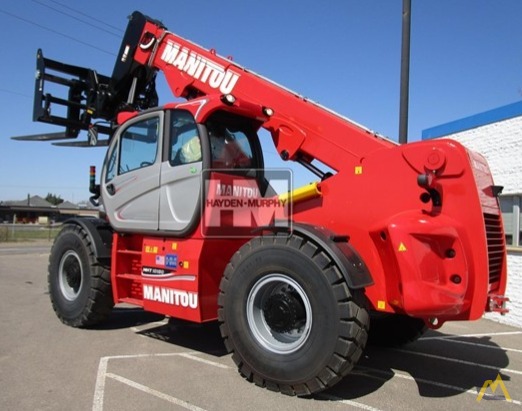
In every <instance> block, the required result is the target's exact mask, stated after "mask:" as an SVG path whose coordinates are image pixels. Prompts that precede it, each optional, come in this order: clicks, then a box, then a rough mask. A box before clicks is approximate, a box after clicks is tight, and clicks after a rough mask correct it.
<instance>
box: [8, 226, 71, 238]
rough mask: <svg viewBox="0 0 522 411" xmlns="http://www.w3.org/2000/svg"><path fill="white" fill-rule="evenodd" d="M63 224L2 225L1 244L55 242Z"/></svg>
mask: <svg viewBox="0 0 522 411" xmlns="http://www.w3.org/2000/svg"><path fill="white" fill-rule="evenodd" d="M60 229H61V224H52V225H41V224H0V242H18V241H34V240H47V241H53V240H54V237H56V234H58V232H59V231H60Z"/></svg>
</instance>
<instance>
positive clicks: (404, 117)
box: [399, 0, 411, 144]
mask: <svg viewBox="0 0 522 411" xmlns="http://www.w3.org/2000/svg"><path fill="white" fill-rule="evenodd" d="M410 28H411V0H402V51H401V97H400V98H401V102H400V113H399V143H400V144H405V143H407V142H408V107H409V94H410Z"/></svg>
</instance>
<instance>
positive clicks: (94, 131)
mask: <svg viewBox="0 0 522 411" xmlns="http://www.w3.org/2000/svg"><path fill="white" fill-rule="evenodd" d="M87 135H88V136H89V145H90V146H93V147H94V146H96V145H97V144H98V126H96V125H93V124H90V125H89V129H88V130H87Z"/></svg>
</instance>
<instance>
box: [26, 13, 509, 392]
mask: <svg viewBox="0 0 522 411" xmlns="http://www.w3.org/2000/svg"><path fill="white" fill-rule="evenodd" d="M158 71H161V72H163V74H164V76H165V78H166V81H167V83H168V85H169V87H170V89H171V91H172V93H173V95H174V96H175V97H177V98H179V100H178V102H174V103H169V104H165V105H163V106H158V96H157V93H156V89H155V77H156V74H157V72H158ZM46 85H49V86H51V85H52V87H54V88H53V89H52V90H53V92H54V90H55V89H57V90H58V89H59V90H62V91H63V89H61V87H65V90H66V91H67V94H66V97H65V98H60V97H57V96H56V95H53V94H52V93H50V92H45V91H44V89H45V87H44V86H46ZM51 107H54V108H58V109H59V110H58V111H60V108H61V109H62V111H63V113H61V114H60V113H59V114H52V113H51ZM95 119H97V121H94V120H95ZM34 120H35V121H42V122H46V123H52V124H55V125H58V126H63V127H65V132H62V133H51V134H42V135H38V136H25V137H19V138H18V139H22V140H51V141H52V140H60V139H61V140H62V141H60V142H57V143H55V144H57V145H66V146H100V145H107V146H108V150H107V155H106V158H105V161H104V164H103V169H102V171H101V176H100V180H99V184H96V176H95V170H93V169H92V168H91V176H90V177H91V179H90V191H91V192H92V193H93V197H92V198H91V201H93V202H94V203H96V204H99V205H100V209H101V210H102V213H101V218H99V219H96V218H74V219H71V220H69V221H67V222H66V223H65V224H64V226H63V228H62V230H61V232H60V233H59V235H58V236H57V237H56V239H55V241H54V244H53V247H52V250H51V254H50V258H49V273H48V282H49V290H50V296H51V300H52V305H53V307H54V310H55V312H56V314H57V316H58V317H59V318H60V320H61V321H63V322H64V323H65V324H68V325H70V326H73V327H90V326H94V325H96V324H98V323H99V322H100V321H103V320H104V319H106V318H107V317H108V316H109V315H110V313H111V309H112V307H113V306H114V304H118V303H130V304H134V305H137V306H140V307H143V309H144V310H147V311H151V312H156V313H161V314H163V315H166V316H170V317H173V318H176V319H182V320H188V321H193V322H197V323H203V322H209V321H215V320H218V321H219V323H220V330H221V334H222V337H223V339H224V343H225V346H226V348H227V350H228V351H229V352H231V353H232V358H233V360H234V362H235V363H236V364H237V366H238V368H239V371H240V373H241V374H242V375H243V376H244V377H245V378H246V379H247V380H249V381H252V382H254V383H255V384H257V385H259V386H262V387H266V388H269V389H271V390H276V391H281V392H282V393H285V394H288V395H308V394H311V393H315V392H318V391H321V390H324V389H326V388H329V387H331V386H333V385H334V384H335V383H336V382H338V381H339V380H341V379H342V378H343V377H344V376H345V375H347V374H348V373H349V372H350V371H351V370H352V368H353V367H354V365H355V364H356V363H357V361H358V360H359V358H360V356H361V353H362V352H363V350H364V348H365V345H366V343H367V340H368V339H369V340H370V341H372V340H373V341H374V342H376V343H378V344H385V345H399V344H405V343H407V342H410V341H413V340H414V339H416V338H417V337H418V336H420V335H421V334H422V333H423V332H424V331H425V330H426V329H427V328H438V327H440V326H441V325H442V324H443V323H444V322H445V321H454V320H459V321H460V320H476V319H479V318H481V316H482V315H483V314H484V312H485V311H497V312H501V313H503V312H505V311H506V309H505V302H506V301H507V298H506V297H505V296H504V292H505V288H506V246H505V240H504V232H503V228H502V220H501V214H500V210H499V202H498V194H499V193H500V191H501V189H502V188H501V187H499V186H495V185H494V183H493V179H492V176H491V173H490V170H489V167H488V164H487V162H486V160H485V159H484V158H483V157H482V156H481V155H479V154H477V153H474V152H471V151H470V150H467V149H466V148H464V147H463V146H462V145H460V144H459V143H457V142H455V141H452V140H449V139H440V140H431V141H422V142H414V143H410V144H404V145H399V144H396V143H395V142H393V141H390V140H388V139H385V138H383V137H381V136H379V135H376V134H374V133H373V132H371V131H369V130H367V129H365V128H364V127H362V126H360V125H358V124H356V123H354V122H352V121H350V120H349V119H347V118H344V117H342V116H340V115H338V114H336V113H334V112H332V111H330V110H328V109H326V108H325V107H322V106H320V105H318V104H316V103H314V102H312V101H310V100H308V99H306V98H303V97H302V96H300V95H298V94H296V93H294V92H292V91H290V90H288V89H285V88H284V87H282V86H280V85H278V84H275V83H274V82H272V81H270V80H268V79H266V78H263V77H261V76H260V75H257V74H255V73H253V72H252V71H250V70H247V69H245V68H244V67H241V66H240V65H238V64H236V63H234V62H233V61H232V60H231V59H229V58H223V57H220V56H218V55H217V54H216V53H215V51H213V50H206V49H204V48H202V47H200V46H197V45H195V44H193V43H192V42H190V41H188V40H185V39H183V38H181V37H179V36H177V35H175V34H173V33H171V32H169V31H167V29H166V27H165V26H164V25H163V24H162V23H161V22H159V21H157V20H154V19H151V18H149V17H147V16H144V15H143V14H141V13H139V12H134V13H133V14H132V16H131V17H130V21H129V23H128V27H127V30H126V33H125V35H124V38H123V41H122V45H121V48H120V51H119V53H118V57H117V60H116V63H115V67H114V71H113V73H112V76H110V77H108V76H104V75H101V74H98V73H97V72H96V71H94V70H91V69H87V68H82V67H77V66H73V65H69V64H64V63H60V62H58V61H55V60H50V59H47V58H44V57H43V54H42V52H41V51H40V50H39V51H38V55H37V77H36V87H35V104H34ZM261 129H265V130H266V131H268V133H265V135H266V136H267V139H269V138H270V137H268V135H270V136H271V139H272V141H273V144H274V146H275V149H276V150H277V152H278V153H279V155H280V157H281V159H282V160H284V161H292V162H295V163H297V164H300V165H301V166H303V167H304V169H307V170H308V171H311V172H312V173H313V174H314V175H315V176H316V180H317V181H316V182H315V183H312V184H310V185H308V186H305V187H301V188H297V189H295V190H294V189H292V187H291V184H290V183H289V181H290V179H289V178H288V176H287V174H285V172H284V170H270V169H268V168H265V166H264V161H263V155H262V150H261V144H260V139H259V135H258V132H259V131H260V130H261ZM82 130H85V131H87V136H88V138H87V140H86V141H78V140H72V141H71V140H67V139H74V138H77V137H78V136H79V133H80V131H82ZM100 134H101V135H103V134H106V135H108V138H107V139H105V140H103V139H99V138H98V137H99V135H100ZM283 164H284V163H283ZM274 173H275V174H274ZM278 185H279V186H281V187H283V189H282V190H281V189H280V190H277V187H278ZM278 192H279V194H278Z"/></svg>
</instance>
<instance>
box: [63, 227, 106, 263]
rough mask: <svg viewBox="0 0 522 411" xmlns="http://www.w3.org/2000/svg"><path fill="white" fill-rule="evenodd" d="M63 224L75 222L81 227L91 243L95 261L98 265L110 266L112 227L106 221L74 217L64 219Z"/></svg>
mask: <svg viewBox="0 0 522 411" xmlns="http://www.w3.org/2000/svg"><path fill="white" fill-rule="evenodd" d="M65 224H76V225H79V226H80V227H82V228H83V229H84V230H85V232H86V233H87V235H88V236H89V239H90V240H91V243H92V244H93V247H94V254H95V258H96V261H97V262H98V263H99V264H100V265H103V266H106V267H110V265H111V249H112V228H111V226H110V224H109V223H108V222H107V221H105V220H102V219H101V218H95V217H75V218H71V219H69V220H66V221H65V222H64V225H65Z"/></svg>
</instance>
